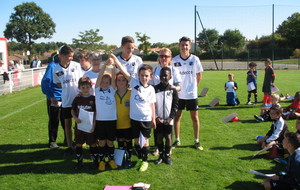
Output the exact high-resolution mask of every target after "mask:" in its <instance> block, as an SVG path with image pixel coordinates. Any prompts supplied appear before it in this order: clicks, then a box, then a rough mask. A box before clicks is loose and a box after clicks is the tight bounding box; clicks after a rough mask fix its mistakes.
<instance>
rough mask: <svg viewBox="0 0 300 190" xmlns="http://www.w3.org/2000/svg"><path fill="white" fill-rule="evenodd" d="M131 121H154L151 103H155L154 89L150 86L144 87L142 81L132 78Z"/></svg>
mask: <svg viewBox="0 0 300 190" xmlns="http://www.w3.org/2000/svg"><path fill="white" fill-rule="evenodd" d="M130 86H131V88H132V89H131V96H130V119H133V120H136V121H152V117H154V116H152V110H151V107H150V104H151V103H155V101H156V99H155V90H154V87H153V86H151V85H148V86H147V87H144V86H142V85H141V83H140V81H139V80H137V79H135V78H132V77H131V80H130Z"/></svg>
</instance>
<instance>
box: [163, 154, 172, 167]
mask: <svg viewBox="0 0 300 190" xmlns="http://www.w3.org/2000/svg"><path fill="white" fill-rule="evenodd" d="M165 162H166V164H168V165H172V164H173V161H172V159H171V158H170V156H166V159H165Z"/></svg>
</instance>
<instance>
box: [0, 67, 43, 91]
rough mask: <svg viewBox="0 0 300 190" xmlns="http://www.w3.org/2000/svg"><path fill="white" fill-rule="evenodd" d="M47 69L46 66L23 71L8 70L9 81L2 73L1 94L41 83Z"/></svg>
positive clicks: (0, 80)
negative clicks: (5, 79)
mask: <svg viewBox="0 0 300 190" xmlns="http://www.w3.org/2000/svg"><path fill="white" fill-rule="evenodd" d="M45 70H46V67H40V68H37V69H26V70H24V71H22V72H14V71H10V72H8V77H9V81H4V79H3V76H2V75H1V78H0V95H2V94H6V93H11V92H13V91H16V90H22V89H25V88H28V87H31V86H37V85H40V84H41V80H42V78H43V76H44V73H45Z"/></svg>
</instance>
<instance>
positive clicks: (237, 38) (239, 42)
mask: <svg viewBox="0 0 300 190" xmlns="http://www.w3.org/2000/svg"><path fill="white" fill-rule="evenodd" d="M221 41H222V42H223V45H224V47H225V48H229V49H230V48H234V49H240V48H242V47H244V45H245V37H244V36H243V35H242V33H241V32H240V31H239V30H237V29H235V30H230V29H228V30H226V31H225V32H224V34H223V36H221Z"/></svg>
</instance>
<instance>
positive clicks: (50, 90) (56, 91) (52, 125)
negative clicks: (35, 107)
mask: <svg viewBox="0 0 300 190" xmlns="http://www.w3.org/2000/svg"><path fill="white" fill-rule="evenodd" d="M59 62H60V61H59V59H58V55H57V54H56V55H54V56H53V61H52V62H50V63H49V65H48V66H47V68H46V72H45V74H44V77H43V79H42V82H41V87H42V91H43V93H44V94H45V95H46V96H47V110H48V117H49V122H48V136H49V144H48V147H49V148H51V149H56V148H58V145H57V144H56V138H57V132H58V126H59V121H60V122H61V125H62V127H63V129H65V123H64V119H63V117H62V112H61V92H62V90H61V88H59V87H58V86H57V85H56V84H55V83H53V76H52V72H53V69H54V67H55V66H56V65H57V64H58V63H59Z"/></svg>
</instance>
